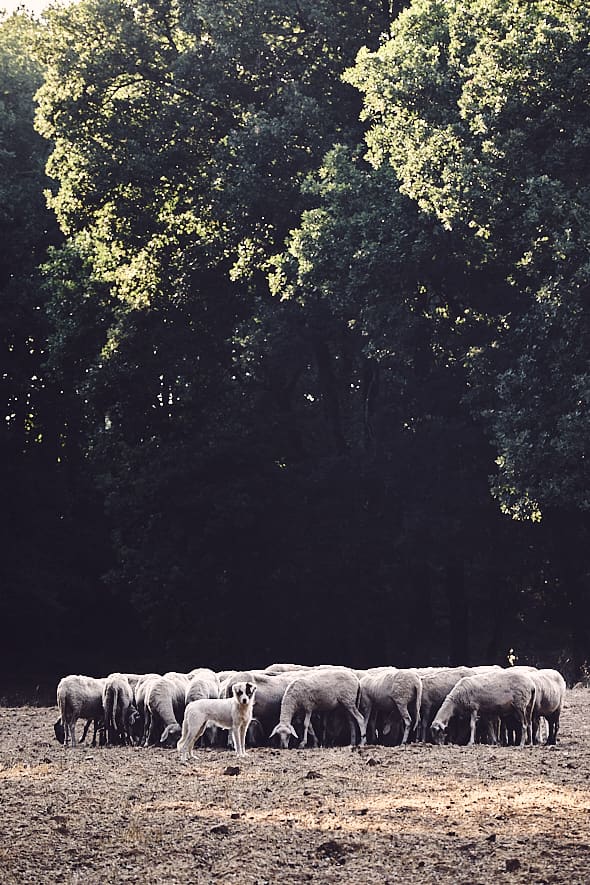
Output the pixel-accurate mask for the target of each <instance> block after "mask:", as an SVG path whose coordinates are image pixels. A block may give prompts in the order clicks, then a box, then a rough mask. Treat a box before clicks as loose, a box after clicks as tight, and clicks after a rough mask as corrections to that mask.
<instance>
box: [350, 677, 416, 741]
mask: <svg viewBox="0 0 590 885" xmlns="http://www.w3.org/2000/svg"><path fill="white" fill-rule="evenodd" d="M360 683H361V703H360V709H361V713H362V714H363V716H364V717H365V724H366V727H367V734H368V737H369V740H371V741H372V742H374V741H375V739H376V722H377V716H378V715H379V714H381V715H382V716H384V717H386V719H387V722H386V723H385V726H384V728H383V732H382V733H383V734H384V735H385V734H388V732H389V731H390V730H391V722H392V720H393V721H395V720H396V719H397V717H398V715H399V717H401V720H402V722H403V725H404V733H403V735H402V739H401V743H402V744H405V743H407V741H408V738H409V736H410V732H411V731H412V729H414V728H418V726H419V724H420V704H421V701H422V680H421V679H420V676H419V675H418V673H417V672H416V671H415V670H406V669H397V668H396V667H384V668H375V670H371V671H368V672H367V673H366V674H365V675H364V676H362V678H361V680H360ZM410 710H412V711H413V715H412V713H410Z"/></svg>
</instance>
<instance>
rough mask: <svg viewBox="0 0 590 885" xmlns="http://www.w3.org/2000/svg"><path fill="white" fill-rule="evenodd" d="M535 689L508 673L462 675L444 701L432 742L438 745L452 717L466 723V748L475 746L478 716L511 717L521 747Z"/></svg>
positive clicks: (520, 675)
mask: <svg viewBox="0 0 590 885" xmlns="http://www.w3.org/2000/svg"><path fill="white" fill-rule="evenodd" d="M535 696H536V689H535V684H534V682H533V680H532V679H531V677H530V676H529V675H527V674H525V673H515V672H513V671H510V670H500V671H497V672H490V673H480V674H478V675H476V676H464V677H463V678H462V679H460V680H459V682H457V684H456V685H455V686H454V688H453V689H451V691H450V692H449V694H448V695H447V697H446V698H445V700H444V702H443V704H442V706H441V708H440V710H439V711H438V713H437V715H436V718H435V720H434V722H433V723H432V727H431V733H432V737H433V739H434V741H435V743H442V742H443V740H444V736H445V733H446V731H447V728H448V725H449V722H450V720H451V719H452V718H453V716H458V717H464V718H468V719H469V721H470V736H469V742H468V743H469V745H472V744H474V743H475V730H476V725H477V720H478V717H479V716H485V717H487V718H496V717H500V718H501V717H506V716H511V717H514V718H515V719H516V723H517V741H518V743H519V745H520V746H521V747H523V746H524V743H525V739H526V735H527V730H528V727H529V725H530V722H531V716H532V712H533V709H534V704H535Z"/></svg>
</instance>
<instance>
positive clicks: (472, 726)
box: [468, 710, 477, 747]
mask: <svg viewBox="0 0 590 885" xmlns="http://www.w3.org/2000/svg"><path fill="white" fill-rule="evenodd" d="M476 727H477V710H472V711H471V720H470V733H469V744H468V746H470V747H471V746H473V744H474V743H475V729H476Z"/></svg>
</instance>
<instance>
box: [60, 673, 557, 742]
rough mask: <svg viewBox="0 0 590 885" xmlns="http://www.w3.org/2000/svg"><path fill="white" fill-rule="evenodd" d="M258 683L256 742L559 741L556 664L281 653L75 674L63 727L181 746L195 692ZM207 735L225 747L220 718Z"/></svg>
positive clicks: (225, 691) (64, 687) (63, 697)
mask: <svg viewBox="0 0 590 885" xmlns="http://www.w3.org/2000/svg"><path fill="white" fill-rule="evenodd" d="M244 681H248V682H251V683H254V685H255V686H256V692H255V700H254V708H253V715H254V718H253V719H252V722H251V723H250V727H249V729H248V744H249V746H263V745H267V744H269V743H271V744H278V745H279V746H280V747H282V748H287V747H289V746H290V745H295V744H296V745H298V746H299V747H305V746H307V745H308V743H309V742H310V741H311V743H312V745H313V746H319V745H320V744H321V745H324V746H326V745H335V744H340V745H342V744H351V745H354V744H357V743H360V744H364V743H366V742H367V741H368V742H369V743H386V744H404V743H407V742H408V741H410V740H416V741H431V742H433V743H439V744H440V743H445V742H454V743H462V744H473V743H475V742H476V741H481V742H486V743H493V744H496V743H503V744H514V745H519V746H523V745H524V744H525V743H539V742H540V741H541V739H542V735H541V726H542V721H543V720H545V721H546V723H547V726H548V734H547V738H546V740H547V743H550V744H554V743H555V741H556V739H557V733H558V729H559V716H560V713H561V709H562V706H563V701H564V697H565V688H566V686H565V681H564V679H563V677H562V676H561V674H560V673H558V672H557V670H551V669H543V670H538V669H536V668H535V667H510V668H507V669H503V668H501V667H497V666H491V667H487V666H485V667H425V668H415V669H414V668H413V669H398V668H395V667H374V668H371V669H368V670H353V669H350V668H348V667H337V666H330V665H321V666H317V667H306V666H299V665H296V664H274V665H272V666H270V667H267V668H266V669H265V670H251V671H234V670H232V671H224V672H217V673H216V672H214V671H213V670H210V669H207V668H198V669H196V670H191V672H190V673H175V672H171V673H166V674H164V675H163V676H161V675H159V674H157V673H148V674H144V675H138V674H131V673H126V674H124V673H112V674H111V675H110V676H107V677H105V678H102V679H95V678H93V677H91V676H77V675H72V676H66V677H64V678H63V679H62V680H61V681H60V683H59V685H58V687H57V705H58V708H59V713H60V719H59V720H58V721H57V722H56V723H55V734H56V737H57V738H58V739H59V740H61V741H62V743H64V744H65V745H66V746H71V747H75V746H76V743H77V740H76V722H77V720H78V719H82V720H85V721H86V726H85V729H84V733H83V736H82V740H84V739H85V737H86V734H87V731H88V728H89V727H90V725H91V724H94V737H93V744H94V743H96V737H97V733H98V734H99V735H102V739H101V742H105V743H107V744H141V745H145V746H149V745H164V746H175V745H176V743H177V742H178V739H179V737H180V735H181V731H182V722H183V717H184V711H185V709H186V707H187V705H188V704H189V703H191V702H192V701H195V700H200V699H204V698H209V699H210V698H224V697H231V696H232V686H233V685H234V684H236V683H238V682H244ZM202 741H205V742H208V743H209V744H210V745H214V746H222V745H223V744H225V743H227V733H226V732H223V731H220V730H218V729H216V728H215V726H213V725H211V726H210V727H209V728H208V729H207V732H206V733H205V735H204V737H203V738H202Z"/></svg>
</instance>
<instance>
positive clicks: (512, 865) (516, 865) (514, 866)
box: [506, 857, 520, 873]
mask: <svg viewBox="0 0 590 885" xmlns="http://www.w3.org/2000/svg"><path fill="white" fill-rule="evenodd" d="M519 869H520V861H519V859H518V858H517V857H512V858H510V860H507V861H506V871H507V872H508V873H515V872H516V870H519Z"/></svg>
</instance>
